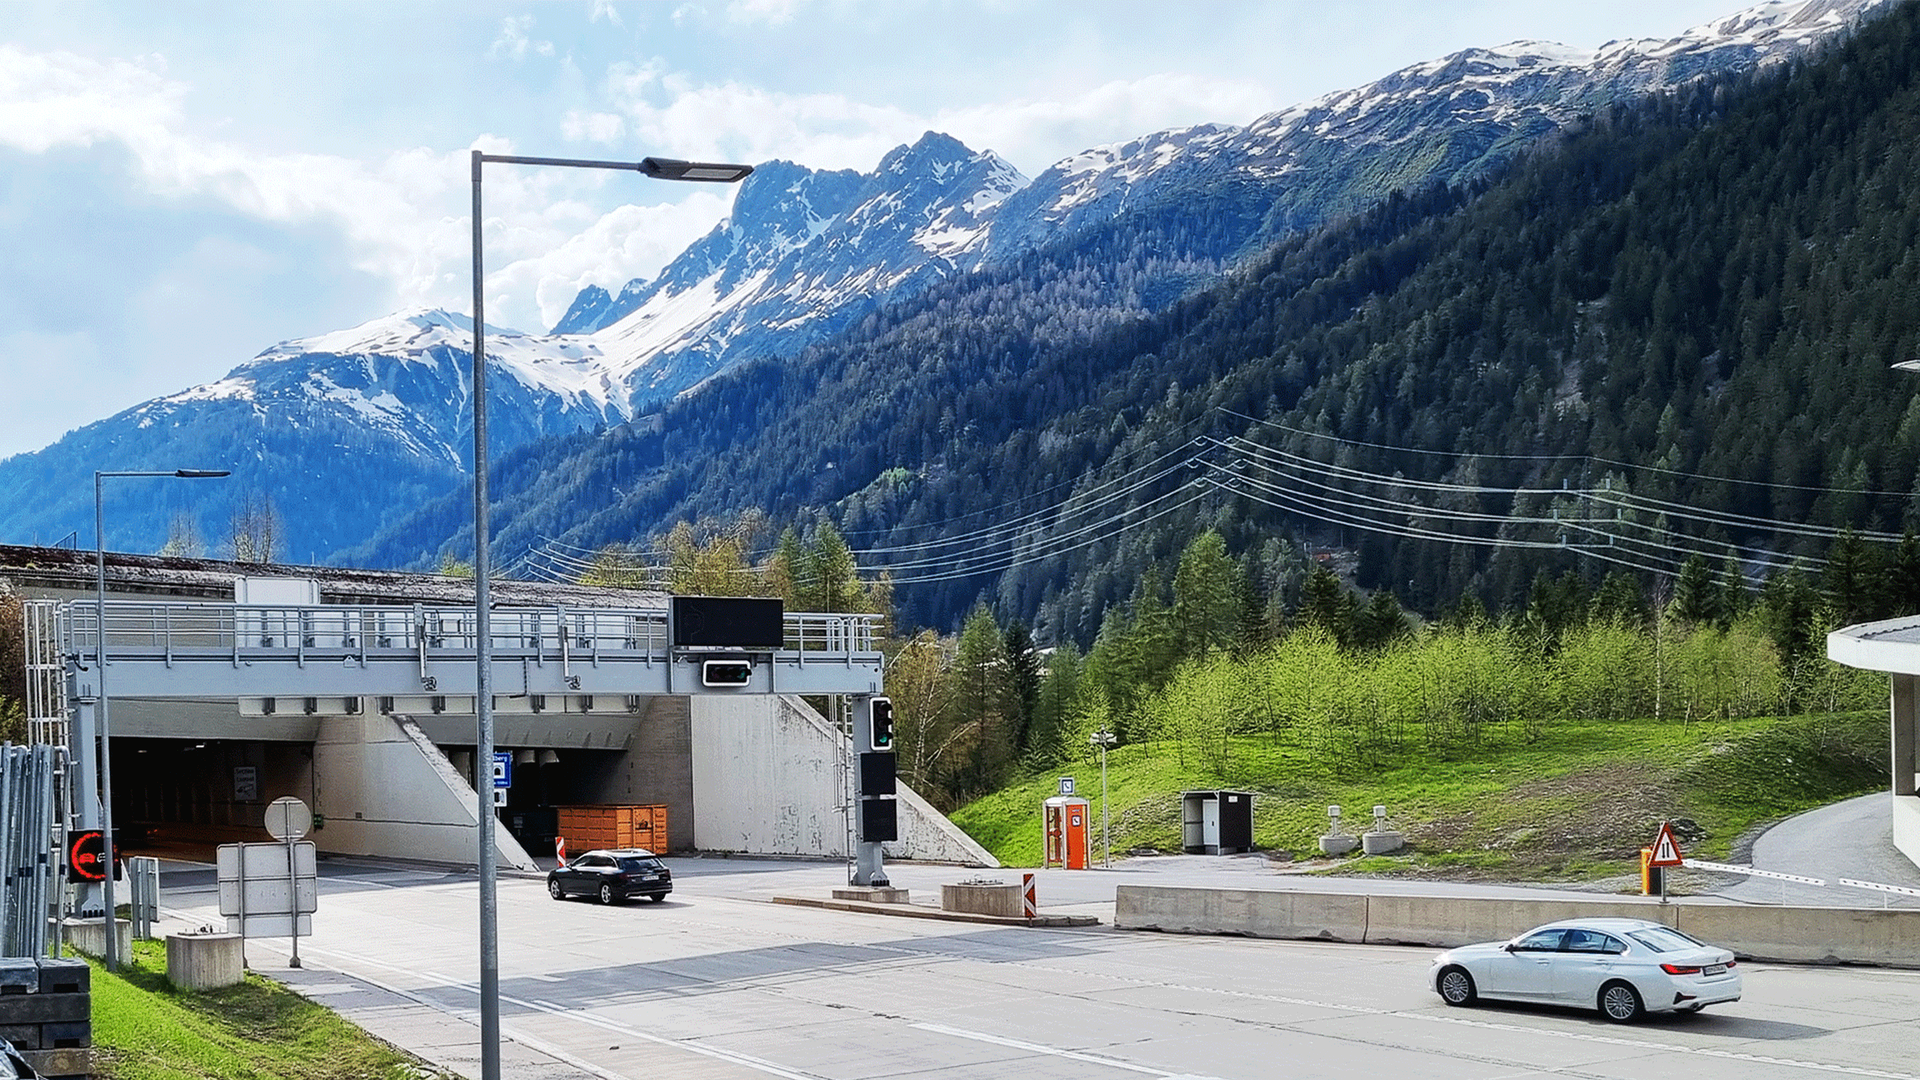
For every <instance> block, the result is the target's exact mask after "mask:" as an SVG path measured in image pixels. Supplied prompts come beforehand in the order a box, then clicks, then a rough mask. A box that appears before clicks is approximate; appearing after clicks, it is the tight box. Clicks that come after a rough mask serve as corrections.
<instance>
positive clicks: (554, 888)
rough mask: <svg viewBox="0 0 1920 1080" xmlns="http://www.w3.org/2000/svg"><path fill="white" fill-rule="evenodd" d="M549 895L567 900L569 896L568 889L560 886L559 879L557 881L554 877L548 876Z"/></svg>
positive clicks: (556, 898)
mask: <svg viewBox="0 0 1920 1080" xmlns="http://www.w3.org/2000/svg"><path fill="white" fill-rule="evenodd" d="M547 895H548V896H551V897H553V898H554V899H555V900H565V899H566V898H567V891H566V890H565V889H562V888H561V887H560V883H559V882H558V881H555V880H553V879H552V878H548V879H547Z"/></svg>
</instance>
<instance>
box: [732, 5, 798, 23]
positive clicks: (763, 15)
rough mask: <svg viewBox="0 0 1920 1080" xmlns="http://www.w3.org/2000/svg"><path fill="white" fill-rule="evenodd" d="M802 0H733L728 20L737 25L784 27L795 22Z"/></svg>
mask: <svg viewBox="0 0 1920 1080" xmlns="http://www.w3.org/2000/svg"><path fill="white" fill-rule="evenodd" d="M799 8H800V0H733V2H732V3H730V4H728V5H727V18H728V19H729V20H731V21H733V22H736V23H744V24H749V25H753V24H763V25H767V26H782V25H785V24H787V23H790V22H792V21H793V16H794V14H795V12H797V11H798V10H799Z"/></svg>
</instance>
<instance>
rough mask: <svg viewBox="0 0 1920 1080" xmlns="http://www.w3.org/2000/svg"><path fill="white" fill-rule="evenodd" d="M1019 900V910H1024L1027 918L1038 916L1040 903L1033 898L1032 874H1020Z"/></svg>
mask: <svg viewBox="0 0 1920 1080" xmlns="http://www.w3.org/2000/svg"><path fill="white" fill-rule="evenodd" d="M1020 901H1021V905H1022V908H1021V910H1023V911H1024V912H1026V917H1027V918H1029V919H1032V918H1036V917H1038V916H1039V914H1040V904H1039V902H1038V901H1037V900H1035V899H1034V895H1033V875H1032V874H1021V875H1020Z"/></svg>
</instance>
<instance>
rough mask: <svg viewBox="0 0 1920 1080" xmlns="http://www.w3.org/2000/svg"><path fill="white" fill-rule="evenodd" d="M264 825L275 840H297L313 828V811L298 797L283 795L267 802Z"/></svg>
mask: <svg viewBox="0 0 1920 1080" xmlns="http://www.w3.org/2000/svg"><path fill="white" fill-rule="evenodd" d="M266 826H267V833H268V835H270V836H272V837H273V838H274V839H275V840H298V839H300V838H301V837H303V836H305V835H307V830H308V829H311V828H313V811H311V810H308V809H307V804H306V803H303V802H301V801H300V800H299V799H296V798H294V797H293V796H291V795H287V796H283V797H281V798H278V799H275V800H273V802H271V803H269V804H267V814H266Z"/></svg>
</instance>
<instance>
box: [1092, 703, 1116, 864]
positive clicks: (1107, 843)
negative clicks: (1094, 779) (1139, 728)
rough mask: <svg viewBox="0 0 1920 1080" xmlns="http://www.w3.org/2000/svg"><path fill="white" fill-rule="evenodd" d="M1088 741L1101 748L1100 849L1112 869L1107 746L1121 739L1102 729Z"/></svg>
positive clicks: (1105, 861) (1105, 862)
mask: <svg viewBox="0 0 1920 1080" xmlns="http://www.w3.org/2000/svg"><path fill="white" fill-rule="evenodd" d="M1087 741H1088V742H1091V743H1092V744H1093V745H1095V746H1097V747H1099V748H1100V850H1101V852H1102V853H1103V855H1102V857H1103V859H1104V864H1103V865H1105V866H1107V867H1108V868H1109V869H1111V868H1112V866H1113V833H1112V832H1111V831H1110V830H1109V828H1108V823H1109V818H1108V816H1107V747H1109V746H1112V745H1113V744H1114V743H1116V742H1119V741H1120V740H1119V739H1117V738H1115V737H1114V734H1113V732H1111V731H1106V730H1101V731H1096V732H1094V733H1093V735H1092V737H1091V738H1089V739H1088V740H1087Z"/></svg>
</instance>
